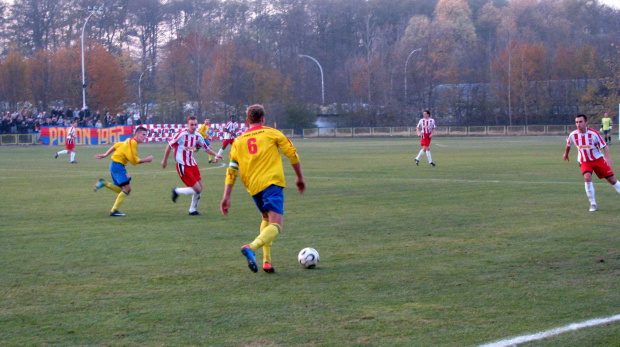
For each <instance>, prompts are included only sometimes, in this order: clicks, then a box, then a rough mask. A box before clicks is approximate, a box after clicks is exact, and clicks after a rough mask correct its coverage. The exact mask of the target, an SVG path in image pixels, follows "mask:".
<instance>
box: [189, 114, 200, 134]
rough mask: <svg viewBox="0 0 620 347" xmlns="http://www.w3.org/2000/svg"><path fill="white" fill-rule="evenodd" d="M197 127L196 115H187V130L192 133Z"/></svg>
mask: <svg viewBox="0 0 620 347" xmlns="http://www.w3.org/2000/svg"><path fill="white" fill-rule="evenodd" d="M196 129H198V118H196V116H189V117H187V132H189V133H190V134H193V133H195V132H196Z"/></svg>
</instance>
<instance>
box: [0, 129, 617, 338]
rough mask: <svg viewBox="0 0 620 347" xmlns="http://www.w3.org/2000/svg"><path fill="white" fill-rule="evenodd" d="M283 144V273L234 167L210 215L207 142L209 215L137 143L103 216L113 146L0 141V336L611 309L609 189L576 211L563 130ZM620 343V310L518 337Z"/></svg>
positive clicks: (217, 180) (461, 324)
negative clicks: (193, 208)
mask: <svg viewBox="0 0 620 347" xmlns="http://www.w3.org/2000/svg"><path fill="white" fill-rule="evenodd" d="M294 143H295V145H296V146H297V148H298V151H299V153H300V156H301V158H302V166H303V169H304V173H305V176H306V182H307V191H306V193H305V194H303V195H299V194H297V192H296V191H295V189H294V188H289V189H287V190H286V198H287V200H286V216H285V222H284V229H283V233H282V234H281V235H280V236H279V237H278V238H277V239H276V240H275V242H274V247H273V249H272V254H273V261H274V266H275V268H276V273H275V274H266V273H263V272H262V271H259V273H256V274H255V273H252V272H250V271H249V270H248V268H247V265H246V261H245V258H244V257H243V256H242V255H241V253H240V252H239V249H240V247H241V246H242V245H244V244H246V243H249V242H250V241H251V240H252V239H253V238H254V237H255V236H256V235H257V233H258V227H259V224H260V215H259V214H258V212H257V211H256V208H255V207H254V205H253V202H252V200H251V198H250V197H249V195H248V194H247V192H246V191H245V189H243V187H242V185H241V184H240V182H238V184H237V186H236V187H235V191H234V192H233V198H232V207H231V213H230V214H229V215H228V216H223V215H221V213H220V212H219V201H220V198H221V196H222V190H223V184H224V182H223V181H224V172H225V170H224V168H223V167H221V166H217V165H213V164H207V163H206V162H207V160H206V155H205V154H204V153H202V152H201V153H199V161H200V165H201V167H202V175H203V183H204V184H205V190H204V191H203V194H202V200H201V204H200V207H199V210H200V211H201V212H203V213H204V216H202V217H190V216H188V215H187V209H188V207H189V203H190V198H189V197H188V196H180V197H179V200H178V201H177V203H176V204H174V203H172V202H171V200H170V188H171V187H173V186H177V185H180V184H181V181H180V179H179V178H178V176H177V174H176V172H175V170H174V167H168V168H167V169H166V170H163V169H162V168H161V166H160V165H159V162H160V161H161V158H162V154H163V152H164V145H163V144H145V145H141V147H140V151H139V155H140V156H141V157H146V156H148V155H154V156H155V160H154V162H153V163H150V164H141V165H139V166H131V165H129V168H128V169H129V172H130V173H131V175H132V177H133V181H132V187H133V192H132V193H131V195H130V196H129V197H128V199H127V201H126V202H125V204H124V205H123V207H122V208H121V211H122V212H123V213H126V214H127V217H125V218H113V217H109V216H108V211H109V209H110V207H111V206H112V204H113V202H114V199H115V194H113V193H112V192H111V191H109V190H107V189H105V188H104V189H102V190H100V191H99V192H97V193H94V192H93V190H92V186H93V185H94V183H95V180H96V179H97V178H99V177H104V178H106V179H108V178H109V173H108V164H109V159H103V160H97V159H94V158H93V155H94V154H95V153H103V152H105V150H106V149H107V147H79V148H78V155H77V158H76V160H77V161H78V164H77V165H70V164H69V157H68V156H67V155H65V156H61V157H59V158H58V159H57V160H54V156H53V154H54V151H55V150H59V149H61V148H59V147H53V148H50V147H43V146H29V147H6V146H4V147H0V187H2V188H1V194H0V206H1V208H0V221H1V222H0V224H1V227H0V345H3V346H40V345H61V346H66V345H105V346H155V345H157V346H160V345H162V346H163V345H166V346H189V345H197V346H200V345H203V346H206V345H209V346H291V345H304V346H476V345H480V344H484V343H489V342H493V341H497V340H504V339H508V338H511V337H515V336H520V335H527V334H533V333H536V332H539V331H544V330H548V329H553V328H557V327H561V326H565V325H568V324H571V323H575V322H582V321H585V320H589V319H593V318H601V317H610V316H614V315H617V314H620V234H619V231H618V230H619V226H620V195H619V194H618V193H616V191H615V190H614V189H613V187H611V186H610V185H609V184H608V183H607V182H606V181H604V180H603V181H599V180H597V181H596V183H595V188H596V190H597V200H598V205H599V211H597V212H595V213H592V212H588V208H589V202H588V200H587V198H586V196H585V191H584V184H583V180H582V178H581V176H580V174H579V168H578V166H577V163H576V151H575V149H574V148H573V150H572V153H571V162H570V163H566V162H564V161H562V153H563V151H564V145H565V139H564V138H563V137H527V138H520V137H509V138H441V137H439V138H436V139H434V141H433V144H432V152H433V159H434V161H435V162H436V163H437V167H434V168H432V167H430V166H429V165H428V164H427V161H426V158H423V159H422V161H421V163H420V166H419V167H416V166H415V164H414V163H413V157H414V156H415V155H416V154H417V152H418V151H419V145H418V140H417V139H401V138H389V139H307V140H304V139H295V140H294ZM615 146H616V144H615V143H614V146H612V147H611V152H612V159H614V161H615V162H617V163H618V165H620V153H618V150H616V148H615ZM216 147H217V146H216ZM227 153H228V151H227ZM618 167H620V166H618ZM285 169H286V174H287V180H288V183H289V185H290V186H291V187H292V186H293V181H294V174H293V171H292V169H291V167H290V165H289V164H288V162H286V160H285ZM618 170H620V169H618ZM304 247H314V248H316V249H317V250H318V251H319V252H320V255H321V263H320V264H319V267H318V268H317V269H314V270H306V269H303V268H302V267H300V266H299V264H298V263H297V253H298V252H299V250H301V249H302V248H304ZM261 254H262V253H261V252H260V251H259V252H258V253H257V259H259V260H260V259H262V255H261ZM619 344H620V322H617V321H616V322H612V323H610V324H603V325H598V326H596V327H591V328H587V329H580V330H576V331H573V332H569V333H565V334H561V335H558V336H554V337H550V338H548V339H545V340H540V341H537V342H531V343H528V344H525V346H618V345H619Z"/></svg>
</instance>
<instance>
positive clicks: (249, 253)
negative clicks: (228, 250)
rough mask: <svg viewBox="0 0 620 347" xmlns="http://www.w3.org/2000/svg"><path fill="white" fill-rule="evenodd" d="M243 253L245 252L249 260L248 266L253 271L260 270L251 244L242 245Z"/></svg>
mask: <svg viewBox="0 0 620 347" xmlns="http://www.w3.org/2000/svg"><path fill="white" fill-rule="evenodd" d="M241 254H243V255H244V256H245V257H246V258H247V260H248V267H249V268H250V270H252V272H258V266H256V257H255V256H254V251H253V250H252V249H251V248H250V246H248V245H245V246H243V247H241Z"/></svg>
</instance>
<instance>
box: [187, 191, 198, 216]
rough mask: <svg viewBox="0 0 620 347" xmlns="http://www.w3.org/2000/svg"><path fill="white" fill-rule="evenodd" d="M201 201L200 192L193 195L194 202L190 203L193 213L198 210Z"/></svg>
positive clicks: (190, 210)
mask: <svg viewBox="0 0 620 347" xmlns="http://www.w3.org/2000/svg"><path fill="white" fill-rule="evenodd" d="M199 202H200V194H194V195H192V204H191V205H189V212H190V213H192V212H194V211H196V209H197V208H198V203H199Z"/></svg>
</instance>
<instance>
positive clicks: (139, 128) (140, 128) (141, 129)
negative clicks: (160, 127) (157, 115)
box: [133, 127, 149, 134]
mask: <svg viewBox="0 0 620 347" xmlns="http://www.w3.org/2000/svg"><path fill="white" fill-rule="evenodd" d="M138 131H145V132H147V133H148V132H149V131H148V129H146V128H145V127H137V128H136V131H134V132H133V133H134V134H137V133H138Z"/></svg>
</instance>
